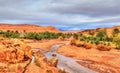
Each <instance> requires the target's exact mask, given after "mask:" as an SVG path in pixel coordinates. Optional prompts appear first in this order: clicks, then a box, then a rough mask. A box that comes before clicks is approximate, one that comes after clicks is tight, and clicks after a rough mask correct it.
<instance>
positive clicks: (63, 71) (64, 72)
mask: <svg viewBox="0 0 120 73" xmlns="http://www.w3.org/2000/svg"><path fill="white" fill-rule="evenodd" d="M59 73H68V72H66V71H65V70H61V69H59Z"/></svg>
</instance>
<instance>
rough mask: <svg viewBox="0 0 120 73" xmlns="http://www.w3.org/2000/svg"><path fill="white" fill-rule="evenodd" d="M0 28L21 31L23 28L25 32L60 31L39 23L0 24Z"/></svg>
mask: <svg viewBox="0 0 120 73" xmlns="http://www.w3.org/2000/svg"><path fill="white" fill-rule="evenodd" d="M0 30H3V31H7V30H11V31H16V30H17V31H19V32H23V31H24V30H25V31H26V32H45V31H49V32H60V31H59V30H58V29H56V28H55V27H53V26H39V25H33V24H0Z"/></svg>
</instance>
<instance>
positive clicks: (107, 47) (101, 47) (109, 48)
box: [97, 44, 112, 51]
mask: <svg viewBox="0 0 120 73" xmlns="http://www.w3.org/2000/svg"><path fill="white" fill-rule="evenodd" d="M97 49H98V50H100V51H110V50H111V49H112V48H111V47H110V46H105V45H103V44H98V45H97Z"/></svg>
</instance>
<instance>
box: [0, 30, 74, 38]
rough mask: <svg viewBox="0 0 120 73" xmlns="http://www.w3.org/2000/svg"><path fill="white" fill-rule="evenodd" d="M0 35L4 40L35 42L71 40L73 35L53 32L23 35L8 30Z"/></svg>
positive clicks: (24, 33) (23, 33)
mask: <svg viewBox="0 0 120 73" xmlns="http://www.w3.org/2000/svg"><path fill="white" fill-rule="evenodd" d="M0 35H2V36H3V37H4V38H24V39H35V40H42V39H57V38H59V37H61V38H62V39H65V38H70V37H71V36H72V34H69V33H53V32H48V31H46V32H39V33H36V32H26V31H25V30H24V31H23V32H22V33H19V32H18V31H10V30H7V31H6V32H3V31H0Z"/></svg>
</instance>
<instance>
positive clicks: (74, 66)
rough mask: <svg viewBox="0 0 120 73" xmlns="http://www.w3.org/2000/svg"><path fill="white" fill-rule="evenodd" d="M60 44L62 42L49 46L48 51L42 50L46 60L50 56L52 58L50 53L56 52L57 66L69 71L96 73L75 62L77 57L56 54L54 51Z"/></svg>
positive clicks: (74, 72) (71, 72) (70, 72)
mask: <svg viewBox="0 0 120 73" xmlns="http://www.w3.org/2000/svg"><path fill="white" fill-rule="evenodd" d="M62 45H63V44H55V45H53V46H52V47H51V50H50V51H49V52H45V51H42V50H41V52H42V53H43V54H44V55H45V56H46V57H47V60H50V59H51V58H53V56H52V55H53V54H56V57H57V58H58V59H59V61H58V64H57V67H58V68H59V69H62V70H65V71H67V72H69V73H97V72H95V71H93V70H91V69H88V68H86V67H83V66H81V65H80V64H78V63H77V62H76V61H78V60H77V59H74V58H71V57H67V56H64V55H61V54H58V53H57V52H56V51H57V49H58V48H59V47H60V46H62Z"/></svg>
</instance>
